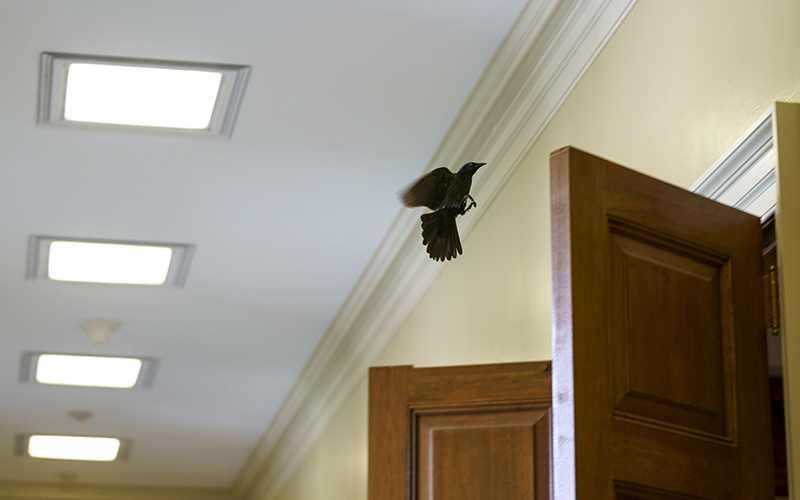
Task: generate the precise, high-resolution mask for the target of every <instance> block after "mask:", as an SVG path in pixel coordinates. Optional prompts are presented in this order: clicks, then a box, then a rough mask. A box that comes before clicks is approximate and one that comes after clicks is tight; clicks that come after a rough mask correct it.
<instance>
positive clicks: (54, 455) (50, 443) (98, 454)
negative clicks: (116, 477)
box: [28, 435, 121, 462]
mask: <svg viewBox="0 0 800 500" xmlns="http://www.w3.org/2000/svg"><path fill="white" fill-rule="evenodd" d="M120 444H121V441H120V440H119V439H117V438H109V437H84V436H47V435H33V436H30V437H29V438H28V455H30V456H31V457H33V458H51V459H56V460H91V461H95V462H113V461H114V460H116V459H117V455H118V454H119V448H120Z"/></svg>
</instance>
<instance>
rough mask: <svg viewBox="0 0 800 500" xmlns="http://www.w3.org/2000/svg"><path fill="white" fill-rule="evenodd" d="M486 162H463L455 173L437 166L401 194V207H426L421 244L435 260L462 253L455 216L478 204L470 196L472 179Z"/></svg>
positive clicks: (454, 256) (447, 258) (423, 215)
mask: <svg viewBox="0 0 800 500" xmlns="http://www.w3.org/2000/svg"><path fill="white" fill-rule="evenodd" d="M484 165H486V164H485V163H474V162H470V163H465V164H464V166H463V167H461V168H460V169H459V171H458V172H457V173H454V172H451V171H450V170H448V169H447V168H445V167H439V168H437V169H434V170H432V171H430V172H429V173H427V174H425V175H423V176H422V177H420V178H419V179H418V180H417V181H416V182H414V184H412V185H411V186H410V187H408V188H406V190H405V191H403V192H402V193H401V194H400V200H401V201H402V202H403V205H405V206H407V207H409V208H411V207H428V208H430V209H431V210H433V212H430V213H427V214H422V216H421V219H422V244H423V245H427V249H428V255H430V257H431V259H433V260H436V261H439V260H441V261H444V260H445V259H446V260H450V259H455V258H456V257H458V255H459V254H461V253H463V251H462V249H461V240H460V239H459V237H458V227H456V216H458V215H464V214H466V213H467V212H468V211H469V210H470V209H471V208H473V207H476V206H477V203H475V200H474V199H473V198H472V196H470V195H469V188H470V187H471V186H472V176H473V175H474V174H475V172H477V171H478V169H479V168H481V167H482V166H484Z"/></svg>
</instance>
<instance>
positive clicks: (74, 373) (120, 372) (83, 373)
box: [19, 351, 159, 389]
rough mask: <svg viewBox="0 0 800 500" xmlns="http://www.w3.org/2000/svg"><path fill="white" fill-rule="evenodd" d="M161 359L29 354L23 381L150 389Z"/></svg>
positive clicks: (24, 360)
mask: <svg viewBox="0 0 800 500" xmlns="http://www.w3.org/2000/svg"><path fill="white" fill-rule="evenodd" d="M158 365H159V360H158V358H151V357H145V356H135V357H134V356H95V355H91V354H69V353H53V352H32V351H25V352H23V353H22V355H21V356H20V365H19V382H20V383H21V384H27V383H30V382H35V383H37V384H44V385H53V384H55V385H74V386H82V387H111V388H121V389H126V388H135V389H150V388H152V387H153V383H154V381H155V377H156V373H157V372H158Z"/></svg>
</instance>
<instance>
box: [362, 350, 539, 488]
mask: <svg viewBox="0 0 800 500" xmlns="http://www.w3.org/2000/svg"><path fill="white" fill-rule="evenodd" d="M549 369H550V363H549V362H534V363H508V364H497V365H475V366H455V367H437V368H413V367H412V366H392V367H376V368H370V372H369V499H370V500H409V499H420V500H509V499H514V500H534V499H536V500H545V499H548V498H550V477H549V476H550V462H549V455H550V372H549Z"/></svg>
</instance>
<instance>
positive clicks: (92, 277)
mask: <svg viewBox="0 0 800 500" xmlns="http://www.w3.org/2000/svg"><path fill="white" fill-rule="evenodd" d="M171 260H172V249H171V248H169V247H151V246H145V245H120V244H118V243H90V242H85V241H53V242H51V243H50V248H49V251H48V259H47V277H48V278H49V279H51V280H56V281H89V282H92V283H125V284H131V285H163V284H164V281H166V279H167V272H168V271H169V263H170V261H171Z"/></svg>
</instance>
